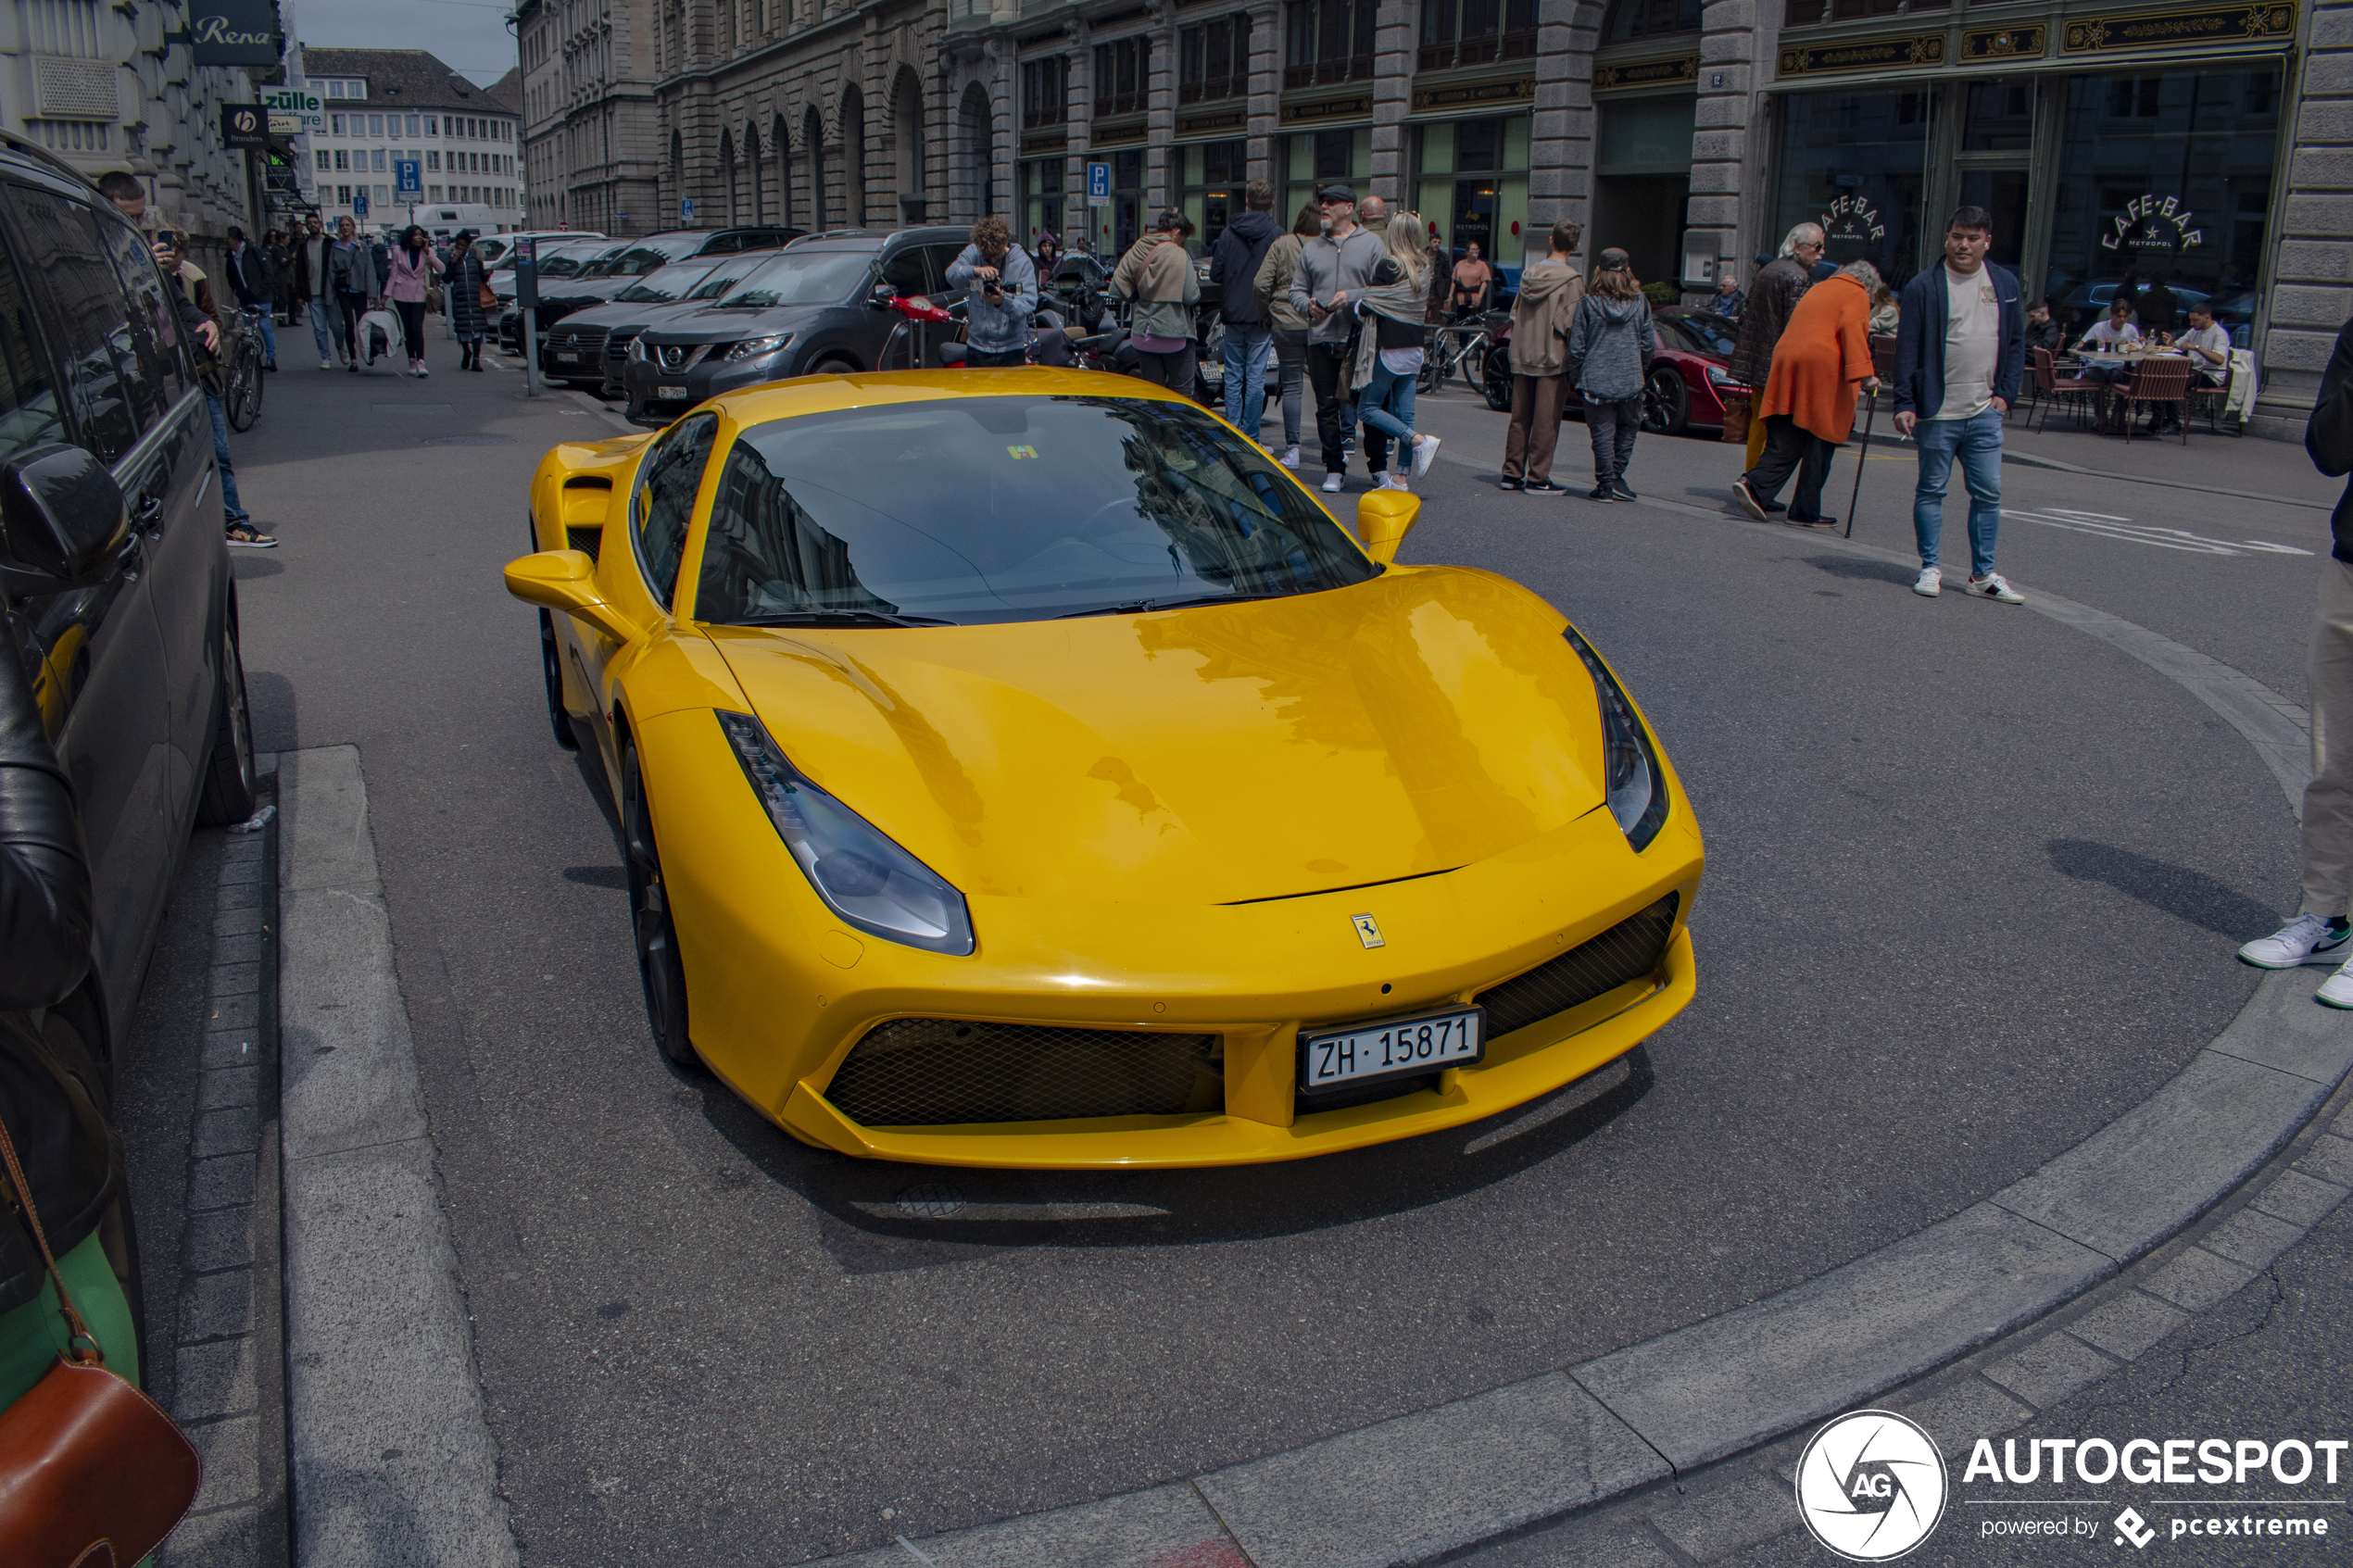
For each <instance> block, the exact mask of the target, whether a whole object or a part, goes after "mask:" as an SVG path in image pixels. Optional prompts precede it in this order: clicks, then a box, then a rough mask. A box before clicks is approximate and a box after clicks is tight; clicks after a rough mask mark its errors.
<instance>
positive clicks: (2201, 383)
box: [2184, 364, 2246, 439]
mask: <svg viewBox="0 0 2353 1568" xmlns="http://www.w3.org/2000/svg"><path fill="white" fill-rule="evenodd" d="M2237 376H2238V366H2237V365H2235V364H2233V365H2230V366H2228V367H2226V368H2225V369H2224V370H2223V371H2222V379H2221V381H2208V380H2207V379H2206V378H2205V377H2204V376H2202V375H2199V374H2198V373H2197V372H2196V370H2192V371H2191V372H2190V407H2191V408H2193V409H2195V410H2196V412H2198V413H2201V414H2204V415H2205V416H2206V430H2207V433H2208V434H2209V435H2220V434H2221V433H2222V411H2223V410H2224V409H2226V408H2229V407H2230V406H2231V383H2232V382H2233V381H2234V380H2235V379H2237ZM2233 433H2234V434H2236V435H2238V436H2239V437H2240V438H2242V439H2244V438H2245V437H2246V420H2240V421H2239V423H2238V429H2237V430H2236V431H2235V432H2233ZM2184 434H2186V432H2184Z"/></svg>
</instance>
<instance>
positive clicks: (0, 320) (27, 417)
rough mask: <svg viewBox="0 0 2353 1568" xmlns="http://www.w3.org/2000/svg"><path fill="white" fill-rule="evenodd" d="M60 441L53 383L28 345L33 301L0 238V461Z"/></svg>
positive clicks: (60, 418)
mask: <svg viewBox="0 0 2353 1568" xmlns="http://www.w3.org/2000/svg"><path fill="white" fill-rule="evenodd" d="M65 438H66V423H65V420H64V418H63V416H62V414H61V412H60V410H59V409H58V407H57V384H56V383H54V382H53V381H51V380H50V377H49V368H48V367H47V366H46V365H44V364H43V363H42V361H41V354H40V351H39V350H38V349H37V348H36V347H35V346H34V345H33V330H32V302H31V299H30V298H28V297H27V295H26V294H25V286H24V279H23V278H21V277H20V276H19V275H18V272H17V263H16V258H15V257H12V256H10V255H9V254H8V248H7V241H6V238H5V237H4V236H0V459H5V458H13V457H15V456H16V455H17V454H18V453H19V452H22V451H26V450H28V449H30V448H31V447H34V446H41V445H46V444H48V443H49V442H52V441H63V440H64V439H65Z"/></svg>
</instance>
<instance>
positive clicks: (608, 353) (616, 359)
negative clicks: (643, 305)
mask: <svg viewBox="0 0 2353 1568" xmlns="http://www.w3.org/2000/svg"><path fill="white" fill-rule="evenodd" d="M642 330H643V329H641V328H635V327H623V329H622V330H621V331H619V332H615V333H613V334H612V335H611V336H610V337H608V338H607V339H605V368H606V369H607V370H610V369H612V367H614V366H615V365H621V364H626V363H627V362H628V359H629V345H631V344H633V343H635V342H636V341H637V333H638V332H640V331H642Z"/></svg>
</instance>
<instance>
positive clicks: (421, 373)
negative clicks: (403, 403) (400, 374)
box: [417, 359, 433, 381]
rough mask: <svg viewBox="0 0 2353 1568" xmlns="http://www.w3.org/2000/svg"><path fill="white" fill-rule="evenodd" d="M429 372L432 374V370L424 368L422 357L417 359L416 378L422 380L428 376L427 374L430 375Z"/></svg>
mask: <svg viewBox="0 0 2353 1568" xmlns="http://www.w3.org/2000/svg"><path fill="white" fill-rule="evenodd" d="M431 374H433V372H432V371H431V370H426V369H425V362H424V361H423V360H422V359H420V360H418V361H417V379H418V380H419V381H422V380H424V379H425V378H426V377H427V376H429V375H431Z"/></svg>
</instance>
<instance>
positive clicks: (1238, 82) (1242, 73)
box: [1176, 15, 1250, 104]
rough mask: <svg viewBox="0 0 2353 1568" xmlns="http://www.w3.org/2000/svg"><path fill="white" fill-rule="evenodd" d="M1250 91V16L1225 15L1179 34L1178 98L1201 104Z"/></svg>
mask: <svg viewBox="0 0 2353 1568" xmlns="http://www.w3.org/2000/svg"><path fill="white" fill-rule="evenodd" d="M1249 92H1250V18H1249V17H1248V16H1246V15H1237V16H1231V17H1221V18H1219V19H1217V20H1215V21H1214V22H1205V23H1203V24H1202V26H1200V27H1189V28H1186V29H1185V30H1183V31H1180V32H1179V33H1177V35H1176V101H1177V102H1178V103H1180V104H1198V103H1202V102H1204V101H1207V100H1210V99H1215V98H1239V97H1242V96H1244V95H1245V94H1248V93H1249Z"/></svg>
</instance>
